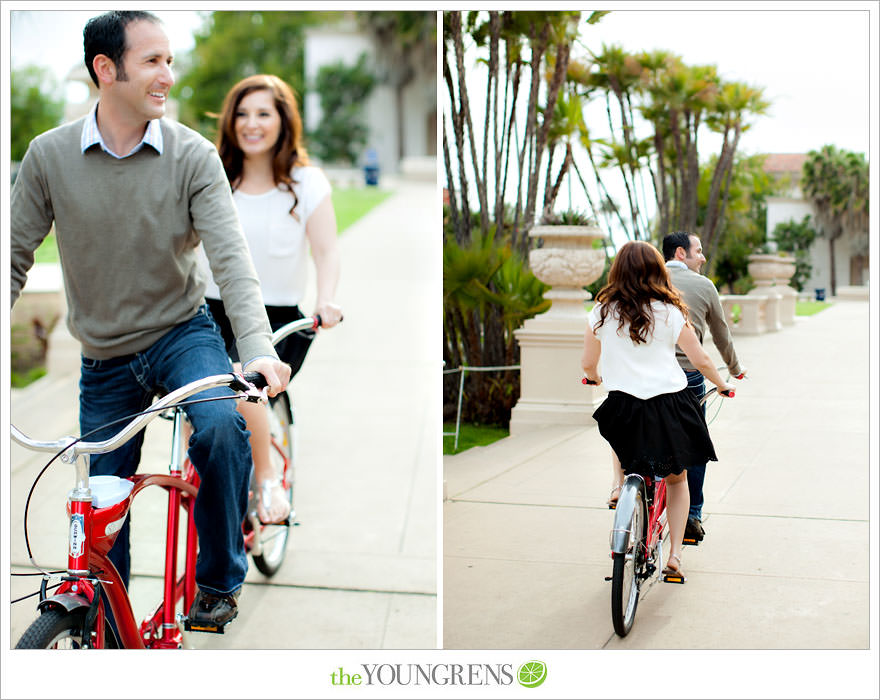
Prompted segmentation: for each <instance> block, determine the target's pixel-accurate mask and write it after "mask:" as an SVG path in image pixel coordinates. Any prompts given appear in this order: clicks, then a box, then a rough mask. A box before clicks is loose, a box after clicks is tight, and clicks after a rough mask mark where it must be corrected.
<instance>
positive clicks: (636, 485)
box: [611, 474, 667, 578]
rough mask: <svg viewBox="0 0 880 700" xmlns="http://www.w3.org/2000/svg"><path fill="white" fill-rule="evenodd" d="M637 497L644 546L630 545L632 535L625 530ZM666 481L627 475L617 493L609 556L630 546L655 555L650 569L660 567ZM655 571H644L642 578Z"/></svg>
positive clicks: (661, 563) (619, 552)
mask: <svg viewBox="0 0 880 700" xmlns="http://www.w3.org/2000/svg"><path fill="white" fill-rule="evenodd" d="M637 494H641V501H642V503H644V504H645V510H646V515H647V522H648V525H647V529H646V537H645V542H644V543H638V542H637V543H632V545H631V543H630V539H631V537H632V532H631V530H630V527H629V523H630V515H631V514H632V512H633V509H634V508H635V507H636V496H637ZM666 534H667V533H666V481H665V480H663V479H653V478H651V477H647V478H645V477H642V476H640V475H639V474H629V475H627V477H626V479H625V480H624V483H623V487H622V488H621V490H620V497H619V499H618V502H617V508H616V509H615V513H614V525H613V526H612V530H611V552H612V554H621V555H624V554H626V552H627V551H629V549H630V546H633V547H635V548H639V547H643V552H642V554H643V555H644V556H645V557H646V558H653V555H654V553H655V552H656V554H657V557H656V560H657V563H656V564H653V565H652V566H653V567H656V568H660V569H662V568H663V539H664V538H665V537H666ZM654 570H655V569H654V568H650V570H646V572H645V575H644V578H647V577H648V576H650V575H651V573H653V571H654Z"/></svg>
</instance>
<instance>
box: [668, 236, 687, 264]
mask: <svg viewBox="0 0 880 700" xmlns="http://www.w3.org/2000/svg"><path fill="white" fill-rule="evenodd" d="M679 248H684V252H685V253H689V252H690V250H691V234H689V233H687V232H686V231H675V232H673V233H670V234H669V235H668V236H664V237H663V259H664V260H666V261H669V260H672V259H673V258H674V257H675V251H676V250H678V249H679Z"/></svg>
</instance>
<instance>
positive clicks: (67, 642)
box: [15, 610, 116, 649]
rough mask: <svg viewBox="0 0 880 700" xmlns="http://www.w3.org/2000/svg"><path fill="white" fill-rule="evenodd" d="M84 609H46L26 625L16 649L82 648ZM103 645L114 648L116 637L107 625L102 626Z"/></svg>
mask: <svg viewBox="0 0 880 700" xmlns="http://www.w3.org/2000/svg"><path fill="white" fill-rule="evenodd" d="M85 616H86V611H85V610H75V611H73V612H68V611H67V610H47V611H46V612H44V613H43V614H42V615H40V616H39V617H38V618H37V619H36V620H34V621H33V622H32V623H31V625H30V627H28V628H27V629H26V630H25V632H24V634H23V635H21V639H19V640H18V644H16V645H15V648H16V649H82V648H83V640H82V630H83V623H84V622H85ZM104 640H105V646H106V648H108V649H115V648H116V638H115V637H114V635H113V631H112V630H111V629H110V626H109V625H105V628H104Z"/></svg>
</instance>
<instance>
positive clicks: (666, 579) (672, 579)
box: [663, 574, 687, 583]
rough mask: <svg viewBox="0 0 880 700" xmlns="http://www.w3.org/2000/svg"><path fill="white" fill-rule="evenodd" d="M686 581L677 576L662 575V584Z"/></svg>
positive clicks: (682, 577)
mask: <svg viewBox="0 0 880 700" xmlns="http://www.w3.org/2000/svg"><path fill="white" fill-rule="evenodd" d="M685 581H687V579H686V578H685V577H684V576H681V575H679V574H663V583H685Z"/></svg>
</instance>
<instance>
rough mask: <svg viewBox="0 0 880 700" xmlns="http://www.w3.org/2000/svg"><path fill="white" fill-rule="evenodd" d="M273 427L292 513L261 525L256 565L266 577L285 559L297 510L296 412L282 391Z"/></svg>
mask: <svg viewBox="0 0 880 700" xmlns="http://www.w3.org/2000/svg"><path fill="white" fill-rule="evenodd" d="M268 410H269V428H270V431H271V433H272V447H271V459H272V468H273V470H274V474H273V478H274V479H277V480H278V481H279V482H280V483H281V485H282V487H283V488H284V492H285V494H286V497H287V499H288V502H289V503H290V516H289V517H288V518H287V521H286V522H284V523H279V524H277V525H263V526H261V527H260V532H259V537H260V554H255V555H254V565H255V566H256V567H257V569H258V570H259V571H260V573H262V574H263V575H264V576H272V575H274V574H275V573H276V572H277V571H278V569H280V568H281V564H282V563H283V562H284V555H285V553H286V551H287V541H288V538H289V536H290V526H291V524H292V523H293V522H294V517H295V514H294V510H293V471H294V470H293V467H294V463H293V461H294V449H293V413H292V411H291V408H290V398H289V397H288V395H287V394H286V393H281V394H279V395H278V396H276V397H275V398H274V399H272V400H271V401H270V404H269V409H268Z"/></svg>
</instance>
